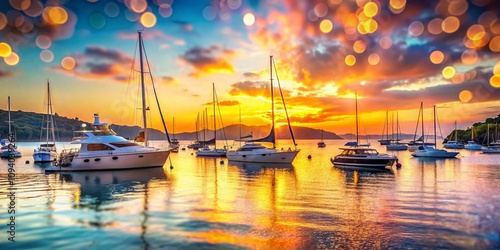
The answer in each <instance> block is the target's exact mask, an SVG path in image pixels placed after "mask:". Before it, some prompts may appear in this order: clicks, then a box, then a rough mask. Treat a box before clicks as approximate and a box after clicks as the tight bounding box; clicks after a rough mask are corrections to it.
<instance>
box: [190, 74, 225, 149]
mask: <svg viewBox="0 0 500 250" xmlns="http://www.w3.org/2000/svg"><path fill="white" fill-rule="evenodd" d="M212 93H213V101H212V104H213V109H214V115H213V117H214V139H213V145H214V147H213V148H210V147H209V145H205V146H204V147H202V148H200V149H198V151H196V155H197V156H210V157H220V156H226V153H227V149H226V147H225V148H217V125H216V124H217V115H216V107H218V105H219V100H218V98H217V97H216V96H217V94H216V91H215V84H214V83H212ZM216 104H217V105H216Z"/></svg>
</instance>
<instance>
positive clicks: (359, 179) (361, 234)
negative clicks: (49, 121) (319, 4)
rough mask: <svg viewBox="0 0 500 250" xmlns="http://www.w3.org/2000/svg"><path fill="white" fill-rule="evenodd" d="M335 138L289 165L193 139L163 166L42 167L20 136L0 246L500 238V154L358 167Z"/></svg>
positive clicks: (3, 202)
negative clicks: (194, 144)
mask: <svg viewBox="0 0 500 250" xmlns="http://www.w3.org/2000/svg"><path fill="white" fill-rule="evenodd" d="M187 143H188V142H181V145H182V144H184V145H187ZM326 143H327V147H326V148H317V146H316V141H299V147H300V148H301V152H300V153H299V154H298V156H297V158H296V159H295V161H294V163H293V164H292V165H281V166H280V165H278V166H276V165H258V164H257V165H255V164H237V165H235V164H233V163H228V162H227V160H226V159H225V158H215V159H213V158H200V157H196V155H195V154H194V151H193V150H191V149H186V150H185V151H179V153H172V154H171V157H170V160H171V162H169V161H168V162H167V163H166V165H165V166H164V167H163V168H152V169H145V170H130V171H115V172H86V173H67V174H66V173H56V174H45V173H44V168H45V167H47V165H35V164H33V163H32V161H33V160H32V156H31V154H32V151H33V149H34V148H35V145H36V144H35V143H18V145H19V147H20V150H21V151H22V153H23V157H22V158H20V159H17V160H16V162H15V171H16V176H15V178H16V182H15V186H14V187H15V188H16V190H15V220H14V222H15V241H16V242H15V243H12V242H9V241H8V237H10V235H9V233H8V232H7V231H8V230H9V226H7V225H6V224H8V223H10V216H12V214H8V210H9V208H8V207H9V202H10V197H9V196H7V195H8V194H9V192H8V190H7V188H8V187H9V183H8V176H7V171H8V164H7V161H6V160H2V161H0V190H1V194H0V219H1V225H0V229H1V230H0V232H1V233H0V249H56V248H57V249H333V248H340V249H361V248H363V249H378V248H412V249H421V248H449V249H499V248H500V155H483V154H481V153H480V152H470V151H466V150H460V157H459V158H457V159H446V160H422V159H417V158H412V157H411V155H410V153H409V152H408V151H404V152H399V153H397V155H398V157H399V159H400V162H401V163H402V164H403V166H402V168H400V169H396V168H394V169H393V170H392V171H390V172H360V171H352V170H341V169H337V168H335V167H333V166H332V164H331V163H330V161H329V158H330V157H332V156H333V155H335V154H338V153H339V152H340V150H339V149H338V147H339V146H340V145H343V143H344V141H326ZM373 144H374V143H373ZM288 146H289V145H288V144H286V143H284V142H283V144H282V145H280V146H279V147H285V148H287V147H288ZM375 147H376V148H378V149H379V151H380V152H385V149H384V148H382V147H381V146H375ZM59 148H61V147H59ZM308 155H310V156H311V159H308V157H307V156H308ZM26 160H29V161H30V163H26ZM221 160H223V162H221ZM170 165H172V166H173V169H170Z"/></svg>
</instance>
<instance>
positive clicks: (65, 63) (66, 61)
mask: <svg viewBox="0 0 500 250" xmlns="http://www.w3.org/2000/svg"><path fill="white" fill-rule="evenodd" d="M75 65H76V61H75V59H73V57H70V56H67V57H65V58H63V59H62V60H61V67H63V69H66V70H72V69H73V68H74V67H75Z"/></svg>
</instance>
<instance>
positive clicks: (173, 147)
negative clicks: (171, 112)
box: [169, 117, 180, 152]
mask: <svg viewBox="0 0 500 250" xmlns="http://www.w3.org/2000/svg"><path fill="white" fill-rule="evenodd" d="M179 147H180V145H179V140H177V139H176V138H175V117H173V118H172V138H171V139H170V143H169V148H170V152H179Z"/></svg>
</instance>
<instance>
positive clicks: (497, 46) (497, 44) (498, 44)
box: [490, 36, 500, 52]
mask: <svg viewBox="0 0 500 250" xmlns="http://www.w3.org/2000/svg"><path fill="white" fill-rule="evenodd" d="M490 50H491V51H493V52H500V36H495V37H493V38H492V39H491V40H490Z"/></svg>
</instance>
